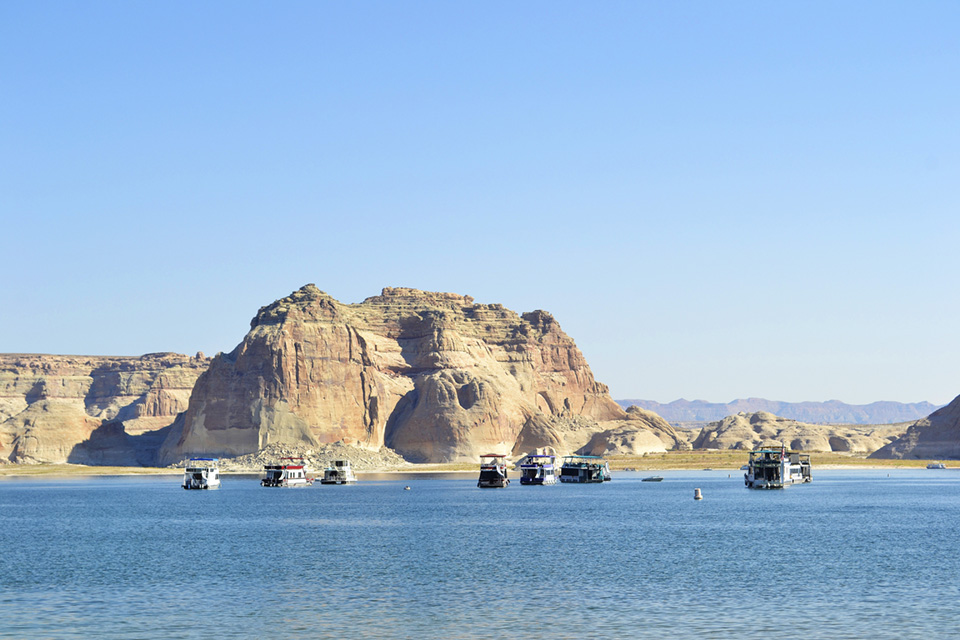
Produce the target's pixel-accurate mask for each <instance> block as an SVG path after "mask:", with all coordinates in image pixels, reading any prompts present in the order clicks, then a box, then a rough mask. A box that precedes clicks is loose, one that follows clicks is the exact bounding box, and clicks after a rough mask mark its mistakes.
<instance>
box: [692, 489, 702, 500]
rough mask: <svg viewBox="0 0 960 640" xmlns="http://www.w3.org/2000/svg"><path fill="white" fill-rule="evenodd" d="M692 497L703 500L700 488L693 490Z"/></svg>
mask: <svg viewBox="0 0 960 640" xmlns="http://www.w3.org/2000/svg"><path fill="white" fill-rule="evenodd" d="M693 499H694V500H703V494H702V493H700V489H694V490H693Z"/></svg>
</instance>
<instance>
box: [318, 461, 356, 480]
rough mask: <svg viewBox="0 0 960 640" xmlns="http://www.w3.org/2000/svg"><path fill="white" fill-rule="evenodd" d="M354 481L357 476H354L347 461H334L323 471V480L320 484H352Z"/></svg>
mask: <svg viewBox="0 0 960 640" xmlns="http://www.w3.org/2000/svg"><path fill="white" fill-rule="evenodd" d="M356 481H357V476H356V475H354V473H353V468H351V467H350V461H349V460H334V461H333V463H331V464H330V466H328V467H327V468H326V469H324V470H323V480H321V481H320V484H352V483H354V482H356Z"/></svg>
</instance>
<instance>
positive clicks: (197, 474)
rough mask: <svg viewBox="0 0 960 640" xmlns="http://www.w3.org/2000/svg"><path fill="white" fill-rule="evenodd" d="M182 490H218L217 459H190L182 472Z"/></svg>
mask: <svg viewBox="0 0 960 640" xmlns="http://www.w3.org/2000/svg"><path fill="white" fill-rule="evenodd" d="M181 486H182V487H183V488H184V489H219V488H220V467H219V466H218V465H217V458H191V459H190V462H188V463H187V466H186V467H185V468H184V470H183V484H182V485H181Z"/></svg>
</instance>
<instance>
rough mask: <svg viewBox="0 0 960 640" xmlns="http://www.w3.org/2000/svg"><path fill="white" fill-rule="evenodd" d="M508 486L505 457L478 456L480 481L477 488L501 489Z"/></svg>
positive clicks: (493, 454)
mask: <svg viewBox="0 0 960 640" xmlns="http://www.w3.org/2000/svg"><path fill="white" fill-rule="evenodd" d="M509 484H510V480H509V478H507V461H506V456H502V455H500V454H498V453H488V454H487V455H483V456H480V479H479V480H477V486H478V487H480V488H481V489H502V488H504V487H506V486H508V485H509Z"/></svg>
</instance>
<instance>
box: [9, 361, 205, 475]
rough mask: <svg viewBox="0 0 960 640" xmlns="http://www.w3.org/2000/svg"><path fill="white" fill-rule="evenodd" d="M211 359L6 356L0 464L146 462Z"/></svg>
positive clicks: (152, 458) (153, 453) (151, 456)
mask: <svg viewBox="0 0 960 640" xmlns="http://www.w3.org/2000/svg"><path fill="white" fill-rule="evenodd" d="M208 364H209V359H208V358H205V357H203V354H197V356H196V357H189V356H184V355H179V354H175V353H153V354H147V355H144V356H140V357H109V356H60V355H40V354H0V462H18V463H43V462H48V463H64V462H69V463H77V464H93V465H146V464H152V463H153V462H154V461H155V459H156V453H157V450H158V449H159V447H160V444H161V443H162V441H163V438H164V437H165V435H166V433H167V431H169V426H170V424H171V423H172V422H173V420H174V418H176V416H177V415H178V414H179V413H181V412H183V411H185V410H186V408H187V402H188V400H189V398H190V391H191V390H192V389H193V385H194V383H195V382H196V380H197V378H198V377H199V376H200V374H201V373H202V372H203V371H204V370H206V368H207V366H208Z"/></svg>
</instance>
